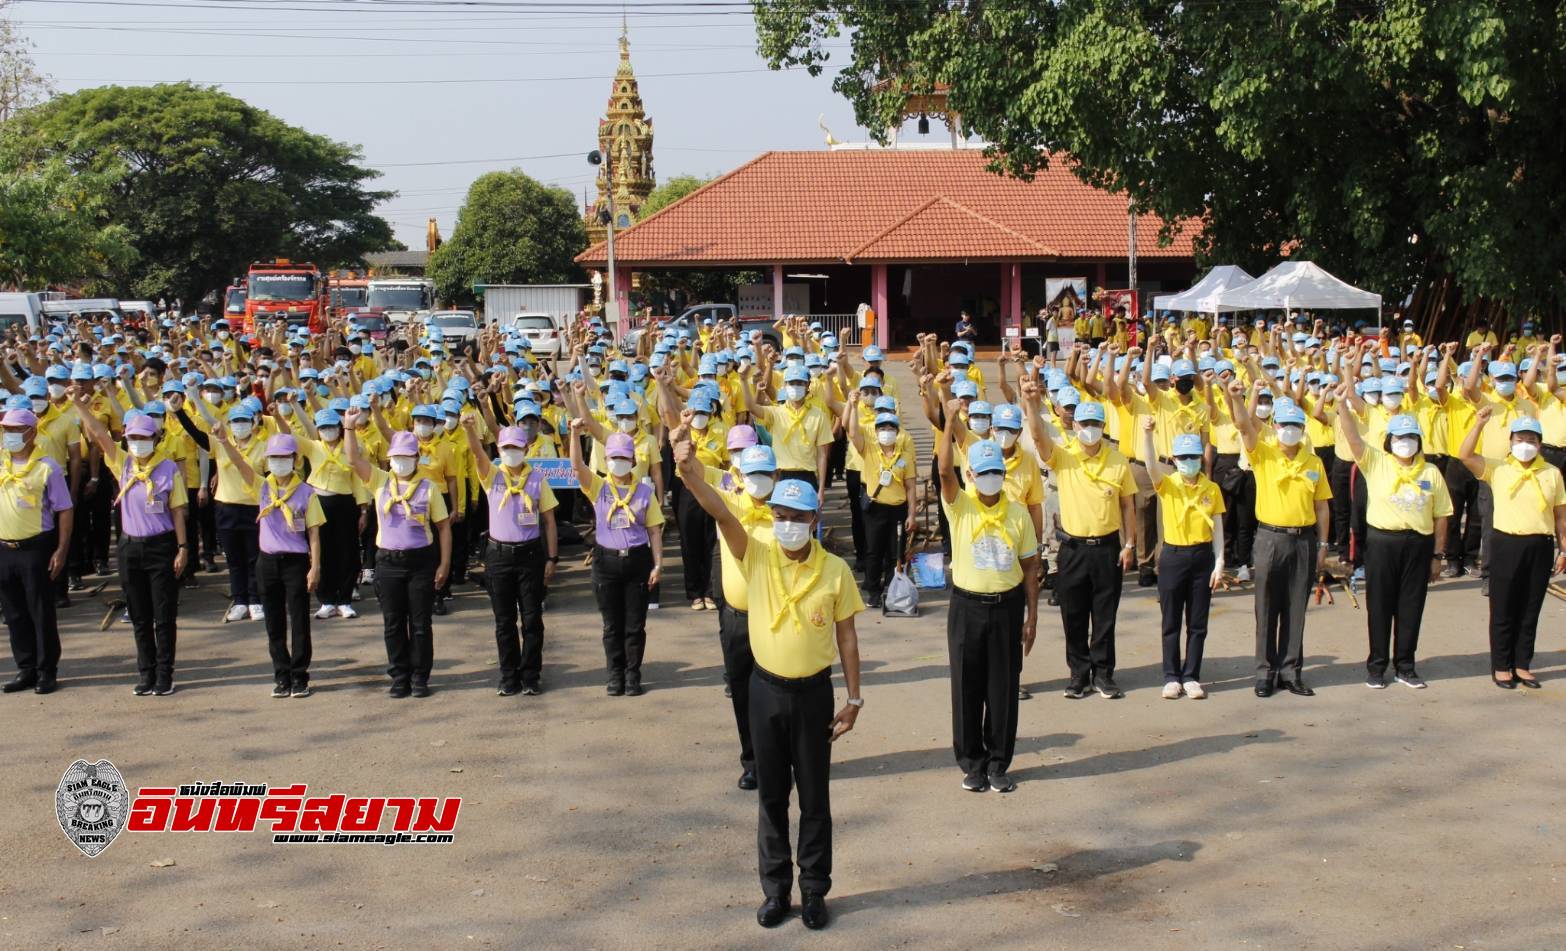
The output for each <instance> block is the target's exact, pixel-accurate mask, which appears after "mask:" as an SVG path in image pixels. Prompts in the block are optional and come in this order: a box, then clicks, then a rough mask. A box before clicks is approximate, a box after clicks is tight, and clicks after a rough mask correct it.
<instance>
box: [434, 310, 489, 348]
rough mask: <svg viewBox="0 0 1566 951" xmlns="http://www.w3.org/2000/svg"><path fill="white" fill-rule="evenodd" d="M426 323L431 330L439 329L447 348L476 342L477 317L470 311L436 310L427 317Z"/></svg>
mask: <svg viewBox="0 0 1566 951" xmlns="http://www.w3.org/2000/svg"><path fill="white" fill-rule="evenodd" d="M426 323H427V325H428V326H429V327H431V328H434V327H439V328H440V332H441V334H442V335H443V336H444V337H445V338H446V346H447V347H453V346H460V345H461V344H465V343H469V342H474V341H477V340H478V332H479V326H478V315H476V314H474V313H473V311H471V310H437V311H435V312H434V313H432V314H430V315H429V317H428V318H427V320H426Z"/></svg>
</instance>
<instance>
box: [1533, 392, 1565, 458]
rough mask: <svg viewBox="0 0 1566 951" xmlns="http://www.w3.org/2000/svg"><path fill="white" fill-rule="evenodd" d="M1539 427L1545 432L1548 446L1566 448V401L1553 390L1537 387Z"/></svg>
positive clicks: (1545, 440)
mask: <svg viewBox="0 0 1566 951" xmlns="http://www.w3.org/2000/svg"><path fill="white" fill-rule="evenodd" d="M1537 390H1538V393H1539V399H1538V405H1539V426H1540V427H1541V428H1542V429H1543V430H1544V444H1545V445H1546V446H1566V401H1562V400H1561V398H1560V397H1559V396H1557V395H1556V394H1555V392H1554V391H1553V390H1549V389H1547V388H1545V387H1543V386H1540V387H1537Z"/></svg>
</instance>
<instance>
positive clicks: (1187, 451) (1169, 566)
mask: <svg viewBox="0 0 1566 951" xmlns="http://www.w3.org/2000/svg"><path fill="white" fill-rule="evenodd" d="M1143 426H1144V429H1143V432H1142V439H1143V446H1144V450H1145V452H1144V455H1145V456H1146V457H1147V459H1148V466H1147V468H1148V474H1149V475H1150V476H1151V477H1152V479H1153V491H1154V492H1156V493H1158V503H1159V511H1158V516H1159V517H1158V524H1159V528H1160V529H1161V535H1162V537H1161V539H1160V541H1161V545H1160V547H1159V557H1158V606H1159V609H1160V611H1161V612H1162V614H1163V642H1164V692H1163V697H1164V699H1165V700H1177V699H1179V697H1180V695H1181V693H1184V694H1185V695H1186V696H1187V697H1190V698H1191V699H1192V700H1202V699H1204V698H1206V696H1207V692H1206V690H1204V689H1203V687H1202V654H1203V651H1204V648H1205V647H1206V644H1207V616H1208V612H1209V610H1210V608H1211V606H1212V597H1213V591H1214V589H1216V588H1217V587H1218V584H1219V582H1220V581H1221V580H1222V579H1223V512H1224V507H1223V491H1222V490H1221V489H1219V488H1218V484H1217V483H1216V482H1213V481H1212V480H1211V479H1209V478H1207V476H1206V474H1204V473H1203V472H1202V464H1203V462H1204V459H1203V456H1204V455H1205V452H1204V449H1205V447H1204V446H1203V445H1202V437H1201V436H1198V435H1197V434H1195V433H1180V434H1179V435H1177V436H1175V437H1174V440H1173V441H1172V442H1171V444H1170V456H1169V458H1171V459H1172V460H1173V466H1170V465H1167V464H1165V463H1163V462H1160V461H1159V458H1158V453H1157V452H1156V451H1154V448H1153V446H1152V445H1151V444H1152V442H1153V438H1154V429H1155V428H1156V427H1157V423H1156V420H1154V419H1153V418H1152V417H1147V418H1146V419H1145V420H1144V422H1143ZM1182 625H1183V626H1184V627H1185V651H1184V654H1185V656H1184V660H1183V661H1182V659H1181V650H1180V646H1181V645H1180V628H1181V627H1182Z"/></svg>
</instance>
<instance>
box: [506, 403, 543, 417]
mask: <svg viewBox="0 0 1566 951" xmlns="http://www.w3.org/2000/svg"><path fill="white" fill-rule="evenodd" d="M513 408H514V409H515V410H516V413H517V419H523V418H525V417H528V416H540V415H542V414H541V413H540V412H539V409H538V404H537V403H535V402H533V401H532V400H517V405H516V406H515V407H513Z"/></svg>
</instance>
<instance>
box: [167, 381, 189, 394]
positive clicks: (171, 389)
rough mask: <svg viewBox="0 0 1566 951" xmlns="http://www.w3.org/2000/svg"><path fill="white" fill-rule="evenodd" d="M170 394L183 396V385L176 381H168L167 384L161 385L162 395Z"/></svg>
mask: <svg viewBox="0 0 1566 951" xmlns="http://www.w3.org/2000/svg"><path fill="white" fill-rule="evenodd" d="M170 393H178V394H179V395H181V396H184V395H185V384H183V383H181V382H180V381H178V380H170V381H168V382H167V383H165V384H163V395H164V396H167V395H169V394H170Z"/></svg>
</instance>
